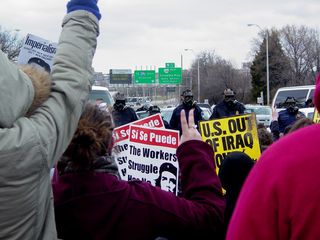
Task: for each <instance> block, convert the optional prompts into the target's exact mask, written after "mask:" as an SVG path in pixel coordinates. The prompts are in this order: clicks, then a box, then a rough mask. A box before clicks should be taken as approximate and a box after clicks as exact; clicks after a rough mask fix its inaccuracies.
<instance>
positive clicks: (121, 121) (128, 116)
mask: <svg viewBox="0 0 320 240" xmlns="http://www.w3.org/2000/svg"><path fill="white" fill-rule="evenodd" d="M114 101H115V103H114V104H113V110H112V117H113V121H114V125H115V127H119V126H122V125H125V124H127V123H131V122H133V121H136V120H138V117H137V114H136V112H135V111H134V110H133V109H132V108H131V107H128V106H126V98H125V96H124V94H123V93H119V92H118V93H116V95H115V96H114Z"/></svg>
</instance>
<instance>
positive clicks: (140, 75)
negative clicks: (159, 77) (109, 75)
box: [134, 70, 156, 84]
mask: <svg viewBox="0 0 320 240" xmlns="http://www.w3.org/2000/svg"><path fill="white" fill-rule="evenodd" d="M134 82H135V83H136V84H153V83H156V71H155V70H135V71H134Z"/></svg>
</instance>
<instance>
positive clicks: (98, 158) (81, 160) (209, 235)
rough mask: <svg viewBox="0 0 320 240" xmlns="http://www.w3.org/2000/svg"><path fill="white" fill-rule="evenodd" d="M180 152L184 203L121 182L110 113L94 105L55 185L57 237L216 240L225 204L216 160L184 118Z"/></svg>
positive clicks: (139, 185) (140, 184) (141, 185)
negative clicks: (116, 161)
mask: <svg viewBox="0 0 320 240" xmlns="http://www.w3.org/2000/svg"><path fill="white" fill-rule="evenodd" d="M181 123H182V133H183V134H182V136H181V140H180V146H179V147H178V149H177V157H178V161H179V165H180V171H181V186H182V188H181V191H182V193H181V196H179V197H177V196H175V195H174V194H173V193H171V192H166V191H163V190H161V189H160V188H158V187H154V186H152V185H151V184H149V183H147V182H142V181H137V180H135V181H128V182H127V181H122V180H120V179H119V176H118V170H117V165H116V163H115V161H114V158H113V157H112V156H111V148H112V129H113V123H112V119H111V115H110V113H108V112H106V111H101V110H100V109H99V108H98V107H97V106H94V105H92V104H88V105H86V107H85V110H84V112H83V114H82V116H81V118H80V121H79V125H78V128H77V130H76V132H75V135H74V137H73V139H72V141H71V143H70V145H69V147H68V149H67V150H66V152H65V153H64V154H63V156H62V158H61V159H60V161H58V165H57V168H56V170H55V172H54V176H53V179H52V186H53V194H54V207H55V217H56V225H57V231H58V237H59V238H62V239H65V240H67V239H97V240H98V239H99V240H101V239H131V240H132V239H139V240H144V239H156V238H157V237H164V238H167V239H214V238H215V237H216V236H218V234H219V232H220V231H221V228H222V223H223V215H224V209H225V200H224V198H223V195H222V187H221V184H220V181H219V179H218V177H217V175H216V173H215V166H214V153H213V150H212V148H211V147H210V146H209V145H208V144H206V143H204V142H203V141H202V139H201V136H200V134H199V133H198V131H197V130H196V128H194V118H193V110H191V111H190V113H189V123H187V121H186V116H185V112H184V110H183V111H182V112H181Z"/></svg>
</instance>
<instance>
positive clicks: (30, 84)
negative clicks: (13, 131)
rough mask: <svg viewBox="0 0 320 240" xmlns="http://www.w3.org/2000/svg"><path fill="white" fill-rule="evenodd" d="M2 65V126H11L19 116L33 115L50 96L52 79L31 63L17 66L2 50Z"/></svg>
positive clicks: (0, 74)
mask: <svg viewBox="0 0 320 240" xmlns="http://www.w3.org/2000/svg"><path fill="white" fill-rule="evenodd" d="M0 65H1V68H0V91H1V94H0V102H1V103H2V104H1V106H0V127H2V128H10V127H12V125H13V123H14V122H15V121H16V120H17V119H18V118H19V117H21V116H29V115H31V114H32V112H33V111H34V110H35V109H36V108H37V107H39V106H40V105H41V104H42V103H43V102H44V101H45V100H46V99H47V98H48V96H49V94H50V90H51V79H50V75H49V74H48V73H46V72H44V71H41V70H38V69H36V68H35V67H32V66H30V65H26V66H22V67H19V66H17V65H16V64H14V63H12V62H10V61H9V60H8V58H7V56H6V55H5V54H4V53H3V52H1V51H0ZM13 102H14V103H15V104H12V103H13ZM12 105H14V106H18V107H14V108H13V107H12Z"/></svg>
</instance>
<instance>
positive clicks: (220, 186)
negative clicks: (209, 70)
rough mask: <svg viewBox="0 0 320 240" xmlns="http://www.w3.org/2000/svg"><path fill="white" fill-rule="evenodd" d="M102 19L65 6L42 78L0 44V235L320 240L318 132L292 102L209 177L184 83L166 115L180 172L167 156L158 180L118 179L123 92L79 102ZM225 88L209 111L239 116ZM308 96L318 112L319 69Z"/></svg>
mask: <svg viewBox="0 0 320 240" xmlns="http://www.w3.org/2000/svg"><path fill="white" fill-rule="evenodd" d="M100 18H101V14H100V12H99V8H98V5H97V1H96V0H71V1H69V2H68V4H67V15H66V16H65V18H64V19H63V23H62V32H61V35H60V40H59V44H58V50H57V54H56V56H55V60H54V64H53V67H52V71H51V73H50V74H49V73H47V72H46V71H44V70H41V69H38V68H36V67H34V66H21V67H19V66H17V65H15V64H13V63H11V62H10V61H9V60H8V59H7V57H6V56H5V55H4V54H3V53H2V52H0V83H1V84H0V89H1V91H2V93H6V94H1V95H0V98H1V100H2V102H3V103H5V102H10V103H11V104H10V105H9V104H2V105H1V106H0V116H1V117H0V125H1V133H0V134H1V142H0V159H1V161H0V185H1V188H0V239H58V238H59V239H231V240H233V239H320V229H319V228H318V227H317V223H318V222H320V206H319V204H318V203H319V202H318V201H319V199H320V193H319V191H318V189H317V187H318V186H319V184H320V178H319V176H318V172H319V171H320V161H319V160H318V159H319V153H318V151H317V150H318V142H320V128H319V126H318V125H317V124H314V123H313V121H312V120H310V119H308V118H306V117H304V116H303V114H302V113H300V112H299V111H298V109H297V107H296V106H295V102H294V99H291V98H288V99H287V100H286V104H287V108H286V110H284V111H283V112H280V113H279V114H277V113H276V112H274V114H273V118H274V121H273V125H272V131H271V132H272V133H270V132H268V131H267V129H266V128H265V127H264V126H261V125H259V126H258V129H257V132H258V136H259V141H260V147H261V152H263V153H262V155H261V157H260V158H259V159H258V161H257V162H255V161H254V160H253V159H251V158H250V157H249V156H248V155H247V154H246V153H243V152H240V151H234V152H231V153H229V154H227V155H226V156H225V158H224V159H223V161H222V163H221V166H220V168H219V171H218V174H216V166H215V161H214V157H215V155H214V154H215V153H214V151H213V149H212V147H211V146H209V145H208V144H207V143H205V142H204V141H203V140H202V137H201V135H200V133H199V131H198V130H199V122H200V121H202V120H203V119H202V115H201V109H200V107H199V106H198V105H197V103H196V102H195V101H194V100H193V94H192V92H191V91H190V90H186V91H184V92H183V94H182V103H181V105H179V106H178V107H177V108H176V109H175V110H174V112H173V116H172V118H171V121H170V123H167V122H165V126H166V128H170V129H175V130H178V131H179V132H180V141H179V146H178V148H177V150H176V155H177V159H178V162H179V174H178V176H177V175H175V172H176V168H175V167H174V166H173V165H171V164H169V163H165V164H163V165H162V167H161V168H160V172H161V174H160V176H159V178H158V179H157V184H156V186H152V185H151V184H149V183H147V182H145V181H138V180H132V181H124V180H120V177H119V172H118V165H117V163H116V161H115V158H114V156H113V151H112V149H113V144H114V139H113V129H114V128H115V127H117V126H121V125H124V124H128V123H131V122H134V121H136V120H137V119H138V118H137V116H136V114H135V112H134V110H133V109H131V108H128V107H126V106H125V97H124V95H121V94H120V93H119V94H117V95H116V101H115V104H114V106H113V110H112V111H106V110H105V109H101V108H100V107H99V106H98V105H97V104H94V103H90V102H88V101H87V99H88V94H89V92H90V88H91V85H92V82H91V79H92V67H91V62H92V58H93V55H94V52H95V48H96V44H97V36H98V34H99V20H100ZM17 88H19V95H17V94H16V93H15V92H16V89H17ZM223 96H224V99H223V100H222V101H221V103H220V104H218V105H217V106H216V108H215V109H214V111H213V114H212V116H211V119H219V118H222V117H228V116H233V115H239V114H243V113H244V106H243V104H242V103H239V102H238V101H236V99H235V92H234V91H233V90H232V89H226V90H225V91H224V94H223ZM313 103H314V104H315V106H316V108H317V109H318V111H319V110H320V76H319V77H318V80H317V85H316V89H315V94H314V101H313ZM148 113H149V115H150V116H152V115H153V114H157V113H160V109H159V108H158V107H157V106H153V107H150V108H149V109H148ZM52 168H54V171H53V172H52V178H51V177H50V170H51V169H52ZM177 181H179V183H180V185H181V186H180V189H179V193H178V195H175V194H174V192H175V189H174V187H175V186H176V185H175V184H176V182H177ZM162 184H163V185H162ZM165 189H166V190H165ZM224 192H225V193H224Z"/></svg>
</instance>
